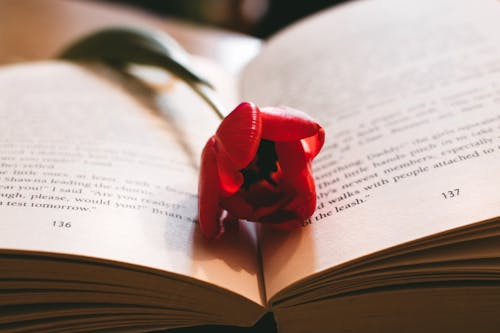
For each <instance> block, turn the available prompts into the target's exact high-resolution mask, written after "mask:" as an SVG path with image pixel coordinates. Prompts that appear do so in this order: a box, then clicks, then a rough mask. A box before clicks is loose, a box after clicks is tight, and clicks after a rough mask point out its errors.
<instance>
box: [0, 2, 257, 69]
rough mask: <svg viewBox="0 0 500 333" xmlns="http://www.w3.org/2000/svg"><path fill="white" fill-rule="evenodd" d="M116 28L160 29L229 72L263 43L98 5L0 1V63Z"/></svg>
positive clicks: (46, 54) (48, 52)
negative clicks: (104, 29) (88, 34)
mask: <svg viewBox="0 0 500 333" xmlns="http://www.w3.org/2000/svg"><path fill="white" fill-rule="evenodd" d="M117 25H128V26H140V27H153V28H157V29H160V30H163V31H165V32H167V33H169V34H170V35H171V36H172V37H174V38H175V39H176V40H177V41H178V42H179V43H180V44H181V45H183V46H184V47H185V48H186V49H187V50H188V51H189V52H191V53H193V54H198V55H203V56H205V57H208V58H211V59H214V60H216V61H217V62H219V63H221V64H222V65H223V66H224V67H226V68H227V69H228V70H230V71H232V72H237V71H239V70H240V69H241V67H242V66H243V65H244V64H245V63H247V62H248V60H249V59H251V58H252V57H254V56H255V54H256V53H257V52H258V51H259V48H260V44H261V42H260V40H258V39H256V38H252V37H250V36H246V35H243V34H238V33H232V32H228V31H222V30H218V29H215V28H208V27H201V26H198V25H195V24H191V23H186V22H181V21H178V20H174V19H170V18H161V17H158V16H155V15H152V14H149V13H146V12H143V11H140V10H137V9H135V8H129V7H124V6H118V5H112V4H107V3H106V4H105V3H99V2H97V1H69V0H67V1H62V0H1V1H0V64H2V63H13V62H21V61H29V60H38V59H44V58H50V57H53V56H54V55H55V54H56V53H57V52H58V51H59V50H60V49H61V47H62V46H63V45H66V44H67V43H69V42H70V41H71V40H73V39H74V38H76V37H78V36H81V35H83V34H85V33H88V32H90V31H93V30H97V29H99V28H103V27H106V26H117Z"/></svg>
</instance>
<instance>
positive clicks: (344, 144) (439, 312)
mask: <svg viewBox="0 0 500 333" xmlns="http://www.w3.org/2000/svg"><path fill="white" fill-rule="evenodd" d="M499 31H500V3H499V2H498V1H495V0H485V1H481V2H479V1H477V2H476V1H474V2H473V1H447V0H443V1H432V2H431V1H427V2H424V3H423V2H416V1H358V2H354V3H352V4H349V5H344V6H341V7H338V8H333V9H331V10H327V11H325V12H323V13H321V14H319V15H316V16H313V17H311V18H309V19H306V20H305V21H302V22H301V23H299V24H296V25H294V26H292V27H291V28H289V29H287V30H285V31H284V32H282V33H279V34H278V35H277V36H275V37H274V38H272V39H271V40H270V41H269V42H268V43H267V45H265V47H264V48H263V50H262V52H261V54H259V55H258V56H257V57H256V58H255V59H254V61H252V62H251V63H250V64H249V65H248V66H247V67H246V68H245V70H244V71H243V72H242V73H241V75H240V76H239V77H238V78H237V79H236V78H232V77H230V76H227V75H224V74H223V73H222V72H221V71H220V69H219V68H217V66H215V65H213V64H211V63H209V62H206V61H203V60H200V62H199V64H200V70H202V71H204V72H205V73H206V74H207V75H208V76H209V77H212V78H213V79H214V80H215V84H216V86H218V87H219V91H221V96H222V97H221V98H223V99H224V101H225V102H226V103H227V105H228V107H234V106H235V105H236V103H237V101H239V100H248V101H252V102H255V103H256V104H258V105H263V106H264V105H277V104H286V105H289V106H291V107H294V108H297V109H301V110H303V111H305V112H308V113H310V114H311V115H312V116H313V117H315V118H316V119H317V120H318V121H319V122H320V123H321V124H322V125H323V126H324V127H325V129H326V133H327V138H326V144H325V147H324V148H323V151H322V152H321V153H320V155H319V156H318V157H317V159H316V160H315V161H314V163H313V168H314V174H315V178H316V182H317V195H318V207H317V210H316V212H315V214H314V215H313V216H312V218H311V219H309V220H308V221H305V222H304V225H303V227H302V228H299V229H298V230H295V231H292V232H289V233H283V232H278V231H272V230H269V229H267V228H258V227H257V226H256V225H254V224H251V223H242V224H241V225H240V228H239V229H234V230H230V231H228V232H227V233H226V234H225V235H224V237H223V238H222V239H221V240H220V241H219V242H206V241H205V240H204V239H203V238H202V236H201V234H200V232H199V230H198V227H197V224H196V206H197V178H198V165H199V156H200V151H201V149H202V147H203V145H204V143H205V141H206V140H207V138H208V137H209V136H210V135H212V133H213V132H214V130H215V128H216V127H217V125H218V120H217V118H216V116H214V115H213V114H212V112H211V111H210V110H209V109H208V107H207V106H206V105H205V104H204V103H203V102H202V101H201V100H200V99H199V98H198V97H196V96H195V95H194V94H193V93H191V92H190V90H189V89H188V88H187V87H185V86H184V85H183V84H181V83H175V84H173V85H167V86H165V87H163V88H164V89H163V93H162V94H160V95H158V96H157V97H156V98H155V99H153V98H151V96H148V95H147V91H144V90H142V89H141V88H140V87H136V86H135V85H134V82H128V81H126V80H124V79H123V78H122V77H119V76H117V75H116V74H114V73H113V72H111V71H108V70H107V69H106V68H104V67H99V66H92V65H82V64H72V63H67V62H56V61H52V62H50V61H48V62H38V63H27V64H19V65H12V66H5V67H3V68H1V69H0V119H1V120H0V249H1V250H0V290H1V292H0V308H1V311H0V330H1V331H2V332H25V331H33V332H34V331H36V332H68V331H71V332H77V331H78V332H80V331H92V332H97V331H99V332H100V331H102V332H114V331H118V332H136V331H137V332H139V331H152V330H160V329H165V328H171V327H181V326H195V325H202V324H212V323H213V324H224V325H235V326H250V325H252V324H253V323H255V322H256V321H257V320H258V319H259V318H260V317H261V316H262V315H263V314H264V313H266V312H269V311H272V312H273V313H274V315H275V318H276V321H277V325H278V329H279V331H280V332H326V331H329V332H347V331H349V332H351V331H352V332H362V331H384V332H386V331H394V332H401V331H405V332H413V331H415V332H417V331H418V332H420V331H437V330H439V331H451V330H452V329H456V330H458V331H478V330H480V331H483V332H484V331H488V330H491V331H493V330H494V329H495V328H497V327H499V326H500V310H499V309H500V224H499V216H500V186H499V176H500V34H499V33H498V32H499ZM155 75H157V73H152V75H151V76H155ZM155 77H156V76H155ZM166 79H168V78H166ZM160 81H162V82H163V79H162V80H160Z"/></svg>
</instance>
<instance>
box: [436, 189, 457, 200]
mask: <svg viewBox="0 0 500 333" xmlns="http://www.w3.org/2000/svg"><path fill="white" fill-rule="evenodd" d="M441 195H442V196H443V199H452V198H456V197H458V196H459V195H460V189H458V188H455V189H453V190H448V191H445V192H441Z"/></svg>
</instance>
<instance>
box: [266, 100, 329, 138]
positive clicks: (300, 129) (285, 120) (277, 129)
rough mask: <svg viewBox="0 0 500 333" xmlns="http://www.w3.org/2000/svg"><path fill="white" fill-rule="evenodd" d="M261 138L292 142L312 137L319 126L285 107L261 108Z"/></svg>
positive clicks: (301, 113)
mask: <svg viewBox="0 0 500 333" xmlns="http://www.w3.org/2000/svg"><path fill="white" fill-rule="evenodd" d="M260 111H261V115H262V138H264V139H267V140H271V141H293V140H300V139H303V138H307V137H310V136H313V135H315V134H317V133H318V131H319V129H320V128H321V126H319V124H318V123H317V122H315V121H314V120H313V119H312V118H311V117H309V115H307V114H306V113H304V112H302V111H299V110H295V109H292V108H289V107H286V106H279V107H265V108H261V109H260Z"/></svg>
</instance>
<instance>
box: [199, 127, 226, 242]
mask: <svg viewBox="0 0 500 333" xmlns="http://www.w3.org/2000/svg"><path fill="white" fill-rule="evenodd" d="M214 146H215V139H214V138H213V137H212V138H210V139H209V140H208V142H207V144H206V145H205V147H204V148H203V152H202V155H201V167H200V180H199V183H198V216H199V223H200V228H201V232H202V233H203V235H204V236H205V237H206V238H208V239H212V238H215V237H216V236H217V235H218V234H219V232H220V216H221V209H220V207H219V192H220V189H219V186H220V185H219V175H218V172H217V162H216V159H215V149H214Z"/></svg>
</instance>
